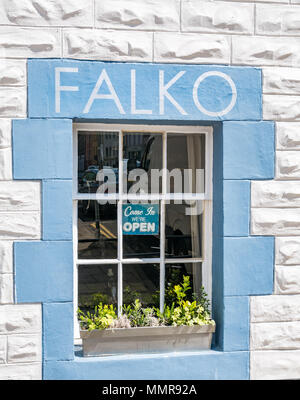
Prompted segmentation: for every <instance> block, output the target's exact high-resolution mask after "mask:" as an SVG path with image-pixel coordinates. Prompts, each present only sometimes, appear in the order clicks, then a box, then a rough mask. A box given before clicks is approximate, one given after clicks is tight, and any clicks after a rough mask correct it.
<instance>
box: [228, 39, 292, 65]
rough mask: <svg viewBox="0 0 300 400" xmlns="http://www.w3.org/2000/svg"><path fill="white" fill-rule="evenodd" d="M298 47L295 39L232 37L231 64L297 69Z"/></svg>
mask: <svg viewBox="0 0 300 400" xmlns="http://www.w3.org/2000/svg"><path fill="white" fill-rule="evenodd" d="M299 45H300V38H297V37H295V38H290V37H268V36H266V37H264V36H233V37H232V63H233V64H238V65H263V66H283V67H288V66H290V67H299V66H300V54H299V51H298V49H299Z"/></svg>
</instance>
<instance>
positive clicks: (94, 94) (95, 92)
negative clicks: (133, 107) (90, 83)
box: [83, 69, 125, 114]
mask: <svg viewBox="0 0 300 400" xmlns="http://www.w3.org/2000/svg"><path fill="white" fill-rule="evenodd" d="M104 81H105V82H106V84H107V87H108V89H109V92H110V93H109V94H99V93H98V92H99V89H100V88H101V86H102V83H103V82H104ZM95 99H106V100H113V101H114V102H115V104H116V106H117V107H118V110H119V112H120V114H125V111H124V109H123V107H122V105H121V102H120V100H119V98H118V96H117V93H116V91H115V89H114V87H113V85H112V83H111V81H110V79H109V76H108V75H107V72H106V71H105V69H103V70H102V72H101V74H100V76H99V78H98V81H97V83H96V85H95V87H94V89H93V91H92V93H91V95H90V98H89V100H88V102H87V103H86V106H85V107H84V110H83V112H84V114H87V113H88V112H89V111H90V108H91V106H92V104H93V102H94V100H95Z"/></svg>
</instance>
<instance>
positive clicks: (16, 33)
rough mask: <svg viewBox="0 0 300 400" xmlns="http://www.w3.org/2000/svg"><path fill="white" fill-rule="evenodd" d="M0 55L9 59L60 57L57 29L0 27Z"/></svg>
mask: <svg viewBox="0 0 300 400" xmlns="http://www.w3.org/2000/svg"><path fill="white" fill-rule="evenodd" d="M0 55H1V56H2V57H10V58H31V57H34V58H44V57H61V44H60V32H59V29H57V28H23V27H22V28H21V27H8V26H0Z"/></svg>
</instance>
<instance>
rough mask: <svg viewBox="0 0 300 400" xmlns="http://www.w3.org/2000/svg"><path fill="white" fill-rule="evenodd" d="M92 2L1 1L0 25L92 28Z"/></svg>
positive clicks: (70, 0) (64, 0)
mask: <svg viewBox="0 0 300 400" xmlns="http://www.w3.org/2000/svg"><path fill="white" fill-rule="evenodd" d="M93 22H94V21H93V0H76V1H72V0H22V2H21V3H20V2H19V1H18V0H2V1H1V5H0V24H3V25H9V24H12V25H28V26H43V25H57V26H70V25H71V26H90V27H92V26H93Z"/></svg>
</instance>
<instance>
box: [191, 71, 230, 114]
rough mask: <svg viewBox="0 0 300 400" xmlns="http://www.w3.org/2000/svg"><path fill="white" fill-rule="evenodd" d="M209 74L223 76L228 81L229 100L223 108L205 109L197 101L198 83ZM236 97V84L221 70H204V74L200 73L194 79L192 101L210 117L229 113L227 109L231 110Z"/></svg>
mask: <svg viewBox="0 0 300 400" xmlns="http://www.w3.org/2000/svg"><path fill="white" fill-rule="evenodd" d="M209 76H219V77H220V78H223V79H224V80H225V81H226V82H228V83H229V85H230V87H231V102H230V104H229V105H228V106H227V107H226V108H224V110H221V111H208V110H206V108H204V107H203V106H202V104H201V103H200V101H199V98H198V88H199V85H200V83H201V82H202V81H204V79H206V78H207V77H209ZM236 98H237V90H236V86H235V84H234V82H233V80H232V79H231V78H230V76H228V75H227V74H224V73H223V72H220V71H208V72H205V73H204V74H202V75H200V76H199V77H198V79H197V80H196V82H195V84H194V87H193V99H194V103H195V105H196V107H197V108H198V110H200V111H201V112H202V113H203V114H206V115H209V116H210V117H221V116H222V115H225V114H227V113H229V111H231V110H232V108H233V107H234V105H235V103H236Z"/></svg>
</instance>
